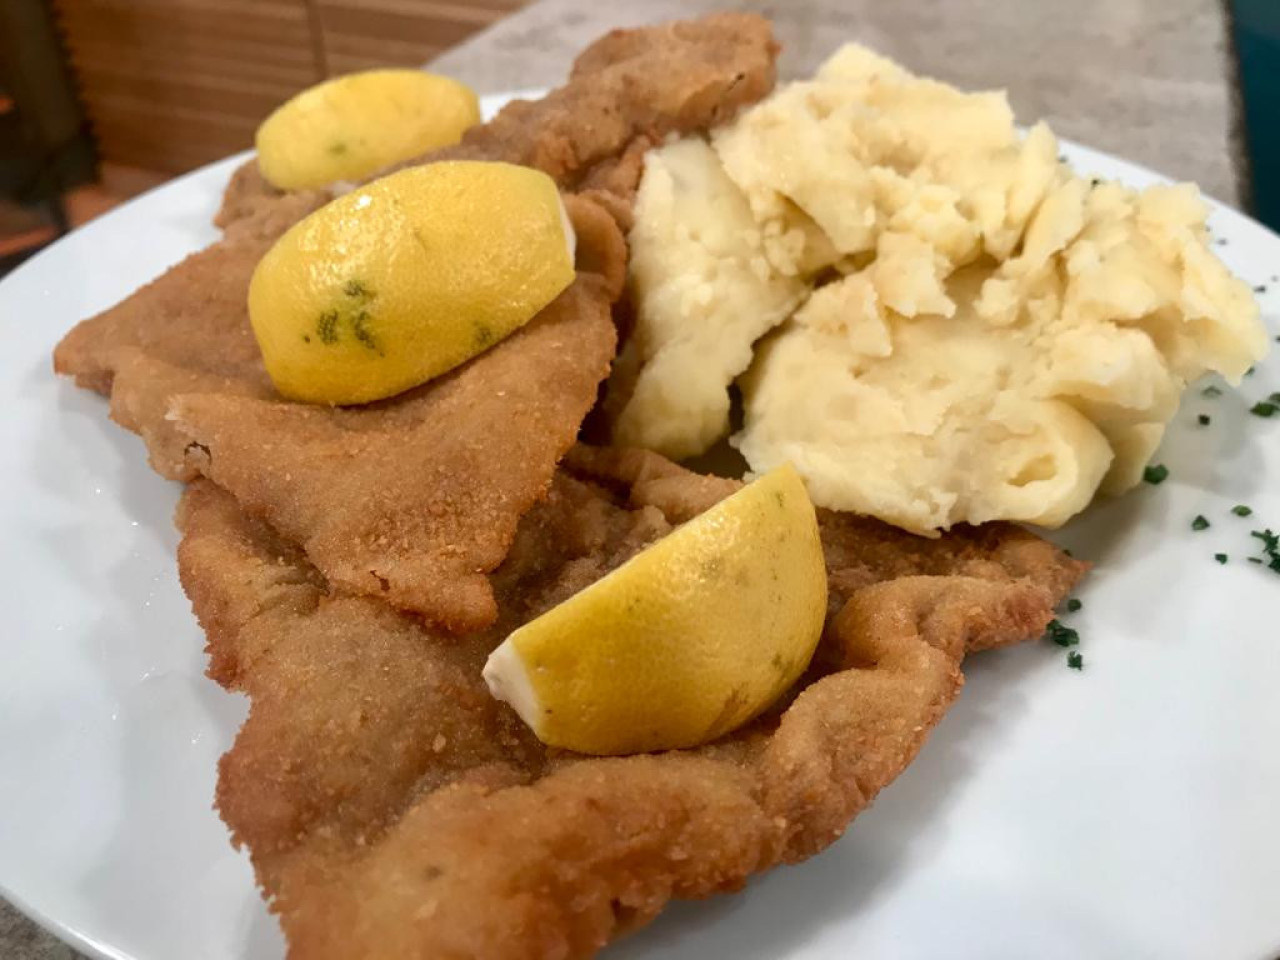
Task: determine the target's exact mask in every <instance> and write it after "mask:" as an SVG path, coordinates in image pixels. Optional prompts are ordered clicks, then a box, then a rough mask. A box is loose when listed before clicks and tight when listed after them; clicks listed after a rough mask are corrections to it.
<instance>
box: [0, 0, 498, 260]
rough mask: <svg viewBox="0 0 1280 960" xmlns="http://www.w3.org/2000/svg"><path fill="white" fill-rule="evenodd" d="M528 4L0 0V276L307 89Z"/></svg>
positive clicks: (420, 56)
mask: <svg viewBox="0 0 1280 960" xmlns="http://www.w3.org/2000/svg"><path fill="white" fill-rule="evenodd" d="M522 5H523V0H0V273H3V272H4V270H5V268H6V267H7V268H12V267H13V266H14V265H16V264H17V263H18V262H20V261H21V260H22V259H24V258H25V257H26V256H29V255H30V254H31V253H33V252H34V251H36V250H38V249H40V248H41V247H42V246H44V245H45V244H47V243H49V242H50V241H51V240H53V239H55V238H56V237H57V236H58V235H59V234H60V233H61V232H63V231H64V230H66V229H68V228H70V227H73V226H76V225H78V224H80V223H83V222H84V221H86V220H88V219H90V218H92V217H94V216H96V215H98V214H100V213H102V212H103V211H104V210H107V209H110V207H112V206H113V205H115V204H116V203H119V202H121V201H123V200H125V199H128V198H129V197H130V196H133V195H135V194H137V193H140V192H142V191H143V190H146V189H148V188H149V187H151V186H154V185H156V184H158V183H160V182H162V181H164V180H167V179H169V178H171V177H173V176H175V175H177V174H180V173H183V172H185V171H187V170H192V169H194V168H196V167H199V166H201V165H203V164H205V163H208V162H210V161H212V160H217V159H219V158H221V157H225V156H227V155H228V154H231V153H235V152H237V151H239V150H243V149H245V148H246V147H249V146H251V145H252V143H253V133H254V130H255V129H256V128H257V126H258V124H259V123H260V122H261V121H262V120H263V118H265V117H266V116H267V114H269V113H270V112H271V111H272V110H273V109H274V108H275V107H277V106H279V105H280V103H281V102H283V101H284V100H286V99H288V98H289V97H290V96H292V95H293V94H294V93H296V92H298V91H299V90H301V89H303V88H304V87H307V86H310V85H311V84H313V83H315V82H316V81H318V80H321V79H323V78H325V77H328V76H333V75H335V74H340V73H349V72H351V71H353V70H361V69H365V68H368V67H375V66H388V65H393V66H420V65H422V64H423V63H426V62H427V61H429V60H431V59H433V58H434V57H435V56H437V55H438V54H439V53H441V52H442V51H443V50H445V49H447V48H449V47H451V46H453V45H455V44H457V43H459V42H460V41H462V40H464V39H466V38H467V37H469V36H470V35H471V34H473V33H475V32H476V31H478V30H481V29H483V28H484V27H486V26H488V25H489V24H491V23H493V22H494V21H495V20H497V19H498V18H500V17H502V16H503V15H505V14H507V13H510V12H511V11H512V10H514V9H516V8H518V7H520V6H522Z"/></svg>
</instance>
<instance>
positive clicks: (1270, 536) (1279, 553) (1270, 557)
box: [1249, 530, 1280, 573]
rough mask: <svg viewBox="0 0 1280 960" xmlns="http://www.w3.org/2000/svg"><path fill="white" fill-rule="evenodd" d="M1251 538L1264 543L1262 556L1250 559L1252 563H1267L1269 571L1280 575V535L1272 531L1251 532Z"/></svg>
mask: <svg viewBox="0 0 1280 960" xmlns="http://www.w3.org/2000/svg"><path fill="white" fill-rule="evenodd" d="M1249 536H1251V537H1254V538H1255V539H1258V540H1261V541H1262V556H1261V557H1250V558H1249V562H1250V563H1265V564H1266V565H1267V569H1268V570H1272V571H1274V572H1276V573H1280V535H1278V534H1274V533H1272V532H1271V531H1270V530H1251V531H1249Z"/></svg>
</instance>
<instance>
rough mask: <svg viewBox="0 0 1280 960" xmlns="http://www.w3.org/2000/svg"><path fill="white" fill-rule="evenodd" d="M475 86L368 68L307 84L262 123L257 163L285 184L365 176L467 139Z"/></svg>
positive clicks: (474, 115) (476, 112) (303, 185)
mask: <svg viewBox="0 0 1280 960" xmlns="http://www.w3.org/2000/svg"><path fill="white" fill-rule="evenodd" d="M479 121H480V105H479V101H478V100H477V99H476V95H475V93H474V92H473V91H472V90H471V89H470V88H468V87H466V86H464V85H463V84H461V83H459V82H458V81H456V80H452V79H450V78H449V77H441V76H437V75H435V74H430V73H424V72H423V71H421V70H368V71H364V72H362V73H352V74H348V75H346V76H343V77H335V78H334V79H332V80H326V81H325V82H324V83H319V84H316V85H315V86H314V87H308V88H307V89H306V90H303V91H302V92H301V93H299V94H297V95H296V96H294V97H293V98H292V99H290V100H288V101H286V102H285V103H283V104H282V105H281V106H280V107H278V108H277V109H276V110H275V112H274V113H272V114H271V116H269V117H267V119H266V120H264V121H263V122H262V125H261V126H260V127H258V132H257V136H256V137H255V145H256V147H257V150H258V168H259V169H260V170H261V171H262V175H263V176H264V177H266V179H267V180H268V181H269V182H270V183H272V184H274V185H275V186H277V187H279V188H280V189H281V190H303V189H312V188H315V187H323V186H325V185H326V184H330V183H334V182H336V181H338V180H359V179H363V178H364V177H367V176H369V175H370V174H374V173H377V172H378V171H379V170H382V169H384V168H385V167H389V166H391V165H392V164H395V163H401V162H403V161H405V160H411V159H413V158H414V157H418V156H421V155H422V154H424V153H427V152H428V151H430V150H436V149H439V148H440V147H447V146H449V145H451V144H454V143H457V142H458V141H459V140H460V139H462V134H463V133H464V132H465V131H466V129H467V128H468V127H470V126H472V125H473V124H476V123H478V122H479Z"/></svg>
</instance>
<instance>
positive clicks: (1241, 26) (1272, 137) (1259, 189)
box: [1231, 0, 1280, 231]
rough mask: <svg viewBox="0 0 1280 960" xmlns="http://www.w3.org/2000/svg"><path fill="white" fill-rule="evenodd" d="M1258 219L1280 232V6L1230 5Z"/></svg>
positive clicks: (1244, 1) (1265, 2) (1278, 2)
mask: <svg viewBox="0 0 1280 960" xmlns="http://www.w3.org/2000/svg"><path fill="white" fill-rule="evenodd" d="M1231 12H1232V14H1233V15H1234V24H1233V27H1234V29H1233V31H1232V35H1233V37H1232V38H1233V40H1234V42H1235V48H1236V56H1237V58H1238V63H1239V71H1240V88H1241V99H1242V100H1243V116H1244V134H1245V142H1246V144H1247V146H1248V153H1249V164H1250V168H1251V170H1252V174H1253V176H1252V181H1253V184H1252V186H1253V202H1252V205H1251V206H1252V208H1253V215H1254V216H1255V217H1257V218H1258V219H1259V220H1261V221H1262V222H1263V223H1265V224H1266V225H1267V226H1269V227H1270V228H1271V229H1273V230H1277V231H1280V0H1231Z"/></svg>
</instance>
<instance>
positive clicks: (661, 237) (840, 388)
mask: <svg viewBox="0 0 1280 960" xmlns="http://www.w3.org/2000/svg"><path fill="white" fill-rule="evenodd" d="M707 185H710V187H711V188H712V189H713V190H714V202H713V200H712V199H708V198H705V197H698V196H694V194H695V193H698V192H703V193H706V192H707ZM726 212H727V213H728V214H729V215H731V221H732V230H731V231H730V233H729V237H730V239H731V240H732V242H725V240H724V238H723V237H722V234H724V233H725V230H724V227H723V223H724V222H727V221H726ZM1207 213H1208V208H1207V206H1206V205H1205V204H1204V202H1203V201H1202V200H1201V199H1200V198H1199V195H1198V192H1197V191H1196V188H1195V187H1194V186H1191V185H1183V186H1178V187H1169V186H1157V187H1151V188H1148V189H1146V190H1143V191H1136V190H1132V189H1129V188H1127V187H1124V186H1121V185H1119V184H1114V183H1104V182H1101V181H1096V180H1089V179H1086V178H1083V177H1080V176H1077V175H1076V174H1074V173H1073V172H1072V171H1071V170H1070V169H1069V168H1068V167H1067V166H1066V165H1065V164H1063V163H1061V162H1060V161H1059V153H1058V144H1057V141H1056V140H1055V138H1054V136H1053V134H1052V133H1051V132H1050V130H1049V129H1048V128H1047V127H1046V126H1044V125H1043V124H1038V125H1036V126H1035V127H1033V128H1032V129H1031V130H1030V131H1028V132H1027V133H1026V134H1025V135H1024V134H1023V133H1021V132H1019V131H1018V129H1017V128H1016V127H1015V125H1014V118H1013V113H1012V111H1011V110H1010V108H1009V105H1008V103H1007V101H1006V99H1005V97H1004V95H1003V94H1002V93H965V92H962V91H959V90H956V89H954V88H952V87H949V86H947V85H945V84H942V83H938V82H936V81H933V80H929V79H928V78H925V77H919V76H916V75H913V74H911V73H909V72H908V71H906V70H905V69H903V68H902V67H900V66H899V65H897V64H895V63H893V62H892V61H889V60H886V59H884V58H882V57H879V56H877V55H875V54H874V53H872V52H871V51H869V50H866V49H865V48H862V47H859V46H856V45H850V46H847V47H845V48H843V49H842V50H840V51H839V52H838V53H836V54H835V55H834V56H833V57H832V58H831V59H830V60H829V61H828V62H827V63H826V64H825V65H824V66H823V67H822V68H821V69H820V70H819V72H818V75H817V76H816V77H815V78H814V79H812V80H810V81H804V82H799V83H793V84H789V85H786V86H783V87H780V88H779V89H778V90H777V91H776V92H775V93H774V94H773V95H772V96H771V97H769V98H768V99H767V100H765V101H764V102H762V103H760V104H758V105H757V106H755V107H752V108H749V109H747V110H745V111H743V113H742V114H741V115H739V116H738V117H737V118H736V119H735V120H734V121H732V122H731V123H729V124H726V125H724V126H721V127H718V128H716V129H715V130H714V131H712V133H711V134H710V137H709V139H706V140H703V139H697V140H691V141H678V142H675V143H672V144H668V145H665V146H663V147H661V148H659V149H658V150H656V151H654V152H652V153H651V154H649V155H648V157H647V158H646V161H645V172H644V176H643V178H642V180H641V183H640V187H639V191H638V194H637V199H636V221H635V226H634V228H633V229H632V231H631V236H630V240H631V246H632V264H633V267H634V269H633V278H632V292H633V295H634V299H635V301H636V303H635V307H636V309H635V316H636V326H635V330H634V333H633V335H632V338H631V345H630V346H629V347H628V350H629V352H630V353H629V355H631V356H632V357H633V358H635V357H634V355H635V354H637V353H638V360H639V361H640V363H641V366H640V368H639V370H638V372H636V371H634V370H630V371H628V374H629V376H628V377H627V378H623V377H622V376H618V377H617V379H616V381H615V383H616V384H617V390H618V392H617V395H616V396H615V398H613V399H614V401H615V404H616V405H619V406H621V412H620V413H619V415H618V417H617V420H616V422H615V426H614V430H615V436H616V437H617V438H618V439H619V440H620V441H624V442H626V443H628V444H631V445H636V446H643V447H648V448H650V449H654V450H657V451H658V452H660V453H665V454H667V455H669V456H674V457H686V456H690V455H694V454H697V453H700V452H702V451H703V450H705V449H707V448H708V447H710V446H711V445H712V444H713V443H714V442H715V441H717V440H718V439H719V438H720V437H722V436H723V435H724V434H725V433H726V432H727V431H728V428H729V420H728V416H727V411H728V409H729V388H730V384H731V383H732V382H733V381H734V379H735V378H736V377H738V376H739V375H741V374H743V373H744V372H745V373H746V376H744V377H743V378H742V379H741V380H740V381H739V385H740V386H741V388H742V397H743V429H742V431H741V432H740V433H739V434H738V435H737V436H736V437H735V438H733V442H734V445H735V446H737V447H738V449H739V450H740V451H741V452H742V454H743V455H744V456H745V458H746V460H747V462H748V463H749V464H750V466H751V469H752V470H754V471H756V472H757V473H759V472H763V471H766V470H768V469H770V468H771V467H773V466H775V465H777V464H779V463H782V462H789V463H792V464H794V465H795V467H796V469H798V470H799V471H800V473H801V475H802V476H803V477H804V478H805V480H806V482H807V486H808V489H809V493H810V495H811V496H812V497H813V500H814V502H815V503H816V504H818V505H819V506H823V507H830V508H833V509H838V510H849V511H854V512H858V513H866V514H870V515H873V516H876V517H879V518H881V519H883V520H887V521H889V522H891V523H894V524H896V525H898V526H901V527H903V528H905V529H908V530H912V531H916V532H920V533H925V534H930V533H933V532H935V531H937V530H939V529H945V528H947V527H949V526H951V525H953V524H955V523H961V522H970V523H981V522H985V521H988V520H995V519H1006V520H1019V521H1026V522H1031V523H1038V524H1043V525H1047V526H1056V525H1058V524H1061V523H1062V522H1064V521H1065V520H1067V519H1068V518H1069V517H1070V516H1072V515H1073V514H1075V513H1077V512H1078V511H1080V510H1081V509H1083V508H1084V507H1085V506H1086V505H1087V504H1088V503H1089V502H1090V500H1091V499H1092V498H1093V496H1094V494H1095V493H1097V492H1098V491H1099V490H1101V491H1103V492H1108V493H1117V492H1121V491H1123V490H1126V489H1128V488H1130V487H1132V486H1133V485H1134V484H1136V483H1137V482H1139V480H1140V478H1141V476H1142V469H1143V466H1144V465H1145V464H1146V462H1147V460H1148V459H1149V458H1150V456H1151V454H1152V452H1153V451H1154V449H1155V447H1156V445H1157V444H1158V443H1159V441H1160V438H1161V436H1162V434H1163V432H1164V429H1165V426H1166V425H1167V424H1168V422H1169V421H1170V419H1171V418H1172V417H1173V415H1174V413H1175V411H1176V410H1177V405H1178V399H1179V397H1180V395H1181V393H1182V390H1183V389H1184V387H1185V386H1186V385H1187V383H1189V382H1190V381H1192V380H1195V379H1196V378H1198V377H1200V376H1201V375H1203V374H1205V373H1207V372H1218V373H1221V374H1222V375H1224V376H1225V377H1226V378H1227V379H1228V380H1230V381H1233V382H1234V381H1238V380H1239V378H1240V377H1241V376H1242V375H1243V374H1244V372H1245V371H1246V370H1247V369H1248V368H1249V367H1250V365H1252V364H1254V363H1256V362H1257V361H1258V360H1259V359H1261V357H1262V356H1263V355H1264V354H1265V352H1266V350H1267V337H1266V333H1265V330H1264V329H1263V326H1262V324H1261V323H1260V322H1259V320H1258V308H1257V305H1256V303H1255V302H1254V301H1253V298H1252V297H1251V296H1250V293H1249V288H1248V287H1247V286H1246V285H1245V284H1244V283H1243V282H1242V281H1240V280H1239V279H1238V278H1236V277H1233V276H1232V275H1231V273H1230V271H1228V270H1227V268H1226V267H1225V266H1224V265H1223V264H1222V263H1221V262H1220V261H1219V260H1218V258H1217V257H1216V256H1215V255H1214V251H1213V248H1212V247H1211V246H1210V244H1209V241H1208V234H1207V231H1206V229H1205V220H1206V216H1207ZM712 217H716V218H718V219H719V221H720V222H719V223H715V222H710V221H711V219H712ZM744 275H745V276H746V277H747V280H745V281H744V280H743V279H742V278H743V276H744ZM789 304H794V305H795V306H789ZM775 327H777V328H779V329H777V330H776V331H775V332H774V333H772V334H770V335H767V336H763V337H762V335H764V334H766V333H767V331H769V330H770V329H771V328H775ZM708 343H715V347H714V349H709V348H708V347H707V346H706V344H708ZM749 364H750V367H749V372H748V365H749ZM632 382H634V386H633V387H632ZM628 391H630V392H629V394H628ZM618 400H621V403H620V404H619V403H617V401H618Z"/></svg>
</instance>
